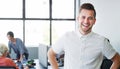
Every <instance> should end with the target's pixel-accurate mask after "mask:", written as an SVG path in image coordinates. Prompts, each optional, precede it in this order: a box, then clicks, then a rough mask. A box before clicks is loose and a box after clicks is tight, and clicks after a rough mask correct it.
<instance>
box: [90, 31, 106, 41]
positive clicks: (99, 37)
mask: <svg viewBox="0 0 120 69" xmlns="http://www.w3.org/2000/svg"><path fill="white" fill-rule="evenodd" d="M92 36H93V37H95V38H98V39H106V37H104V36H102V35H100V34H98V33H94V32H93V33H92Z"/></svg>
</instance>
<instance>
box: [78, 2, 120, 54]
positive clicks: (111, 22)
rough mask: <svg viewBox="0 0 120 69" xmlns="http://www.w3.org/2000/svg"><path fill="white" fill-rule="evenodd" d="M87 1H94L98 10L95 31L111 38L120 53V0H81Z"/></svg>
mask: <svg viewBox="0 0 120 69" xmlns="http://www.w3.org/2000/svg"><path fill="white" fill-rule="evenodd" d="M85 2H89V3H92V4H93V5H94V7H95V9H96V12H97V17H96V20H97V21H96V24H95V26H94V28H93V31H94V32H97V33H99V34H101V35H103V36H105V37H107V38H109V39H110V42H111V44H112V45H113V47H114V48H115V49H116V50H117V51H118V52H119V53H120V8H119V7H120V0H81V2H80V3H81V4H82V3H85Z"/></svg>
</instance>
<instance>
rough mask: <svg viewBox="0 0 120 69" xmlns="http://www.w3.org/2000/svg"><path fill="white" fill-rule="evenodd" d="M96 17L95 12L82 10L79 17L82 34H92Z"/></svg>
mask: <svg viewBox="0 0 120 69" xmlns="http://www.w3.org/2000/svg"><path fill="white" fill-rule="evenodd" d="M95 21H96V19H95V17H94V11H93V10H87V9H82V10H81V12H80V14H79V16H78V23H79V29H80V31H81V32H82V33H85V34H87V33H89V32H91V29H92V26H93V25H94V24H95Z"/></svg>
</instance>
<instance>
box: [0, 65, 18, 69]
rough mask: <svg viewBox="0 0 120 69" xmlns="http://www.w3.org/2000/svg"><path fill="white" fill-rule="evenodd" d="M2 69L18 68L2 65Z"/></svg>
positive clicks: (0, 67)
mask: <svg viewBox="0 0 120 69" xmlns="http://www.w3.org/2000/svg"><path fill="white" fill-rule="evenodd" d="M0 69H16V67H14V66H0Z"/></svg>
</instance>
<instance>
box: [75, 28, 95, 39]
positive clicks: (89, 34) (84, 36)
mask: <svg viewBox="0 0 120 69" xmlns="http://www.w3.org/2000/svg"><path fill="white" fill-rule="evenodd" d="M76 33H77V35H78V36H79V37H80V38H82V37H83V38H86V37H89V36H91V35H92V34H93V32H92V31H91V32H90V33H88V34H86V35H82V34H81V33H80V32H79V30H77V31H76Z"/></svg>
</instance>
